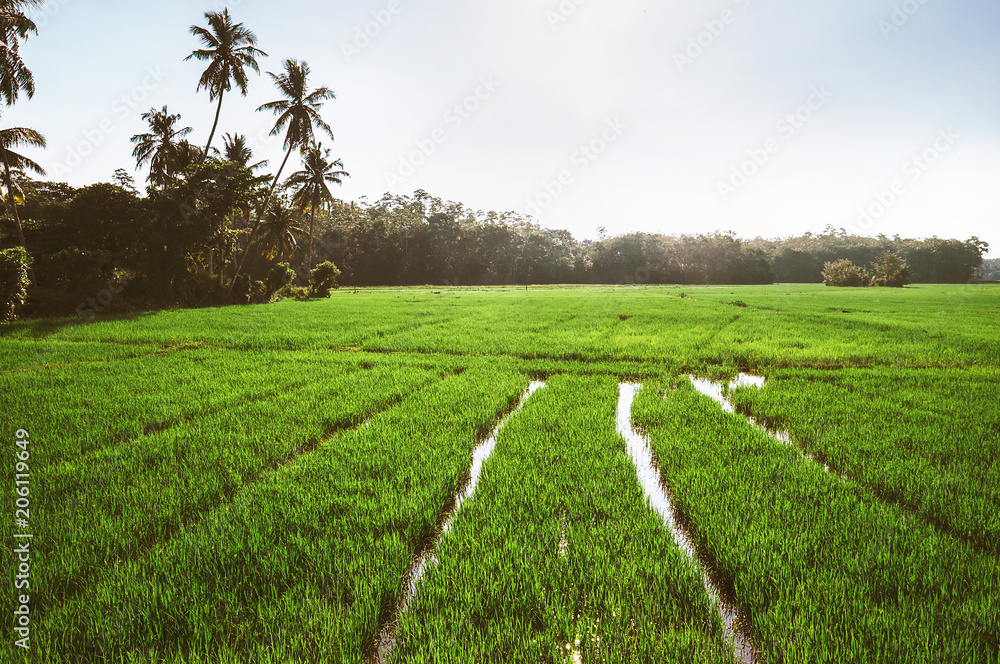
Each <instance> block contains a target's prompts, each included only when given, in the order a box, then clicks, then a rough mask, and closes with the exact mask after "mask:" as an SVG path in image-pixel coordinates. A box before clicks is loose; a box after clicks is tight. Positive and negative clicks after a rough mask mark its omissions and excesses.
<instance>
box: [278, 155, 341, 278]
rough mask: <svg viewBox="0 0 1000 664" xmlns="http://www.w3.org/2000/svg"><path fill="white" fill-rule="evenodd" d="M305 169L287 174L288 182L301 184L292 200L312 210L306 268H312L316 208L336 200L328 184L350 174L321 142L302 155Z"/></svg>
mask: <svg viewBox="0 0 1000 664" xmlns="http://www.w3.org/2000/svg"><path fill="white" fill-rule="evenodd" d="M302 165H303V166H305V168H304V169H302V170H301V171H297V172H295V173H292V174H291V175H290V176H288V185H289V186H292V187H298V190H297V191H296V192H295V194H294V196H292V203H293V204H294V205H296V206H297V207H298V208H299V210H301V211H302V212H305V211H306V210H309V250H308V252H307V253H306V268H307V269H309V270H311V269H312V256H313V234H314V232H315V222H316V210H317V209H322V207H324V206H326V205H327V204H328V203H332V202H333V194H332V193H330V187H329V186H327V185H328V184H342V183H343V178H349V177H351V175H350V173H348V172H347V171H343V170H336V169H342V168H343V167H344V162H342V161H341V160H340V159H337V160H336V161H330V150H329V149H326V150H324V149H323V144H322V143H313V144H312V145H310V146H309V149H308V150H307V151H306V152H305V154H304V155H303V164H302Z"/></svg>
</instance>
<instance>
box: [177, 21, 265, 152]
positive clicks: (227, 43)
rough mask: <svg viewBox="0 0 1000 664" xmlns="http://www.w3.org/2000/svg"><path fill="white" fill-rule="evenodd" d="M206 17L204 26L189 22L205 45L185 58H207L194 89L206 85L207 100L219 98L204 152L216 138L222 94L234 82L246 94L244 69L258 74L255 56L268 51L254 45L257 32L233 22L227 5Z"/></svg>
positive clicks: (196, 35)
mask: <svg viewBox="0 0 1000 664" xmlns="http://www.w3.org/2000/svg"><path fill="white" fill-rule="evenodd" d="M205 19H206V20H207V21H208V27H207V28H202V27H200V26H197V25H192V26H191V34H192V35H194V36H195V37H198V38H199V39H201V43H202V46H204V48H201V49H198V50H196V51H194V52H192V53H191V55H189V56H187V57H186V58H184V60H185V61H187V60H190V59H191V58H195V59H197V60H202V61H208V63H209V65H208V68H207V69H205V71H204V72H203V73H202V75H201V79H200V80H199V81H198V89H197V91H198V92H200V91H201V89H202V88H205V89H206V90H208V100H209V101H214V100H215V99H216V98H218V100H219V105H218V106H217V107H216V109H215V122H213V123H212V131H211V133H209V135H208V143H207V144H206V145H205V152H204V154H205V155H207V154H208V151H209V149H211V147H212V139H213V138H215V130H216V129H217V128H218V126H219V115H220V114H221V113H222V97H223V95H224V94H225V93H226V92H229V91H230V90H232V89H233V83H235V84H236V87H237V88H238V89H239V91H240V94H242V95H243V96H244V97H246V96H247V82H248V79H247V72H246V70H247V69H248V68H249V69H252V70H253V71H254V72H256V73H258V74H259V73H260V68H259V67H258V66H257V58H258V57H265V58H266V57H267V53H265V52H264V51H261V50H260V49H258V48H255V46H254V45H255V44H256V43H257V35H255V34H254V33H252V32H250V31H249V30H247V29H246V28H245V27H243V24H242V23H235V24H234V23H233V20H232V18H231V17H230V16H229V10H228V9H223V10H222V12H221V13H220V12H206V13H205Z"/></svg>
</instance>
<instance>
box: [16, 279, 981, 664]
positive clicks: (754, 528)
mask: <svg viewBox="0 0 1000 664" xmlns="http://www.w3.org/2000/svg"><path fill="white" fill-rule="evenodd" d="M0 386H2V389H0V422H2V428H0V430H2V432H3V436H4V440H5V445H6V447H7V452H6V454H5V458H6V461H5V462H4V463H2V464H0V467H2V472H3V478H4V480H3V481H4V483H5V487H7V495H8V503H7V504H8V508H7V509H8V510H9V514H8V517H7V518H5V519H3V520H2V523H3V526H2V528H0V535H2V536H3V538H4V541H5V542H7V543H8V545H6V546H5V549H6V551H7V553H5V555H4V558H3V560H4V565H5V577H4V578H5V579H6V582H5V583H6V584H7V585H6V588H5V591H4V592H3V593H2V594H0V595H2V606H3V611H4V612H5V615H7V616H8V619H7V625H8V627H7V628H6V629H5V633H4V639H3V643H2V645H0V662H39V663H45V664H48V663H56V662H59V663H62V662H72V663H73V664H83V663H86V662H95V663H96V662H102V663H103V662H115V663H132V662H149V663H153V662H165V663H181V662H184V663H187V662H204V663H209V662H211V663H236V662H265V663H278V662H307V663H313V662H315V663H319V662H338V663H339V662H345V663H356V664H362V663H364V664H368V663H375V662H407V663H408V662H413V663H431V662H434V663H451V662H455V663H466V662H468V663H472V662H482V663H485V662H491V663H492V662H497V663H500V662H515V663H519V662H531V663H535V662H544V663H548V662H551V663H566V664H574V663H578V662H581V663H582V662H608V663H613V662H664V663H667V662H679V663H680V662H684V663H689V662H694V663H698V662H706V663H713V664H715V663H719V664H722V663H732V662H767V663H783V664H784V663H793V662H794V663H806V662H838V663H840V662H858V663H861V662H864V663H872V662H874V663H885V664H889V663H911V662H912V663H926V664H944V663H946V662H955V663H963V664H965V663H992V664H998V663H1000V544H998V542H1000V462H998V457H1000V286H996V285H982V286H977V285H969V286H923V285H921V286H912V287H909V288H905V289H898V290H897V289H836V288H826V287H823V286H809V285H794V286H791V285H777V286H767V287H684V288H671V287H652V286H650V287H642V286H627V287H579V288H551V289H547V288H529V289H527V290H526V289H524V288H521V289H514V288H511V289H500V288H497V289H482V290H477V289H457V288H453V289H431V288H426V289H419V288H416V289H362V290H359V291H352V290H341V291H337V292H335V293H333V297H332V298H330V299H329V300H317V301H310V302H295V301H284V302H280V303H276V304H270V305H261V306H245V307H230V308H218V309H201V310H178V311H165V312H157V313H149V314H137V315H132V316H126V317H118V318H106V319H101V318H98V319H95V320H92V321H83V320H73V319H70V320H34V321H31V320H29V321H23V322H19V323H14V324H7V325H4V326H0ZM11 616H13V624H12V621H11V618H10V617H11Z"/></svg>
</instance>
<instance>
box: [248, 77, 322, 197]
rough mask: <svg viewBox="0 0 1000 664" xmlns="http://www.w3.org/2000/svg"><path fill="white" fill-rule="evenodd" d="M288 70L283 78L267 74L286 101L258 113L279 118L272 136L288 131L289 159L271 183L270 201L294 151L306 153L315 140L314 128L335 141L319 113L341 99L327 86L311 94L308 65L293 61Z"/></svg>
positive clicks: (286, 154) (274, 103) (285, 144)
mask: <svg viewBox="0 0 1000 664" xmlns="http://www.w3.org/2000/svg"><path fill="white" fill-rule="evenodd" d="M284 66H285V71H284V73H282V74H280V75H279V74H273V73H271V72H267V75H268V76H270V77H271V79H272V80H273V81H274V84H275V86H277V88H278V90H279V91H280V92H281V93H282V94H283V95H284V96H285V98H284V99H278V100H277V101H271V102H268V103H266V104H263V105H261V106H260V108H258V109H257V110H258V111H271V112H272V113H274V114H275V115H277V116H278V119H277V121H276V122H275V123H274V129H272V130H271V136H277V135H278V134H280V133H281V132H282V131H285V128H286V127H287V131H285V143H284V148H285V150H286V152H285V159H284V161H282V162H281V168H279V169H278V173H277V175H275V176H274V181H273V182H271V188H270V190H269V191H268V196H267V197H268V198H270V195H271V193H272V192H273V191H274V187H275V185H277V184H278V180H280V179H281V172H282V171H283V170H285V165H286V164H287V163H288V158H289V157H290V156H291V154H292V150H293V149H296V148H298V149H299V150H300V151H305V149H306V147H307V146H308V145H309V144H310V143H312V142H313V141H314V140H315V134H316V130H315V128H314V125H315V127H318V128H320V129H322V130H323V131H324V132H326V134H327V135H328V136H329V137H330V138H331V139H332V138H333V130H332V129H330V125H328V124H327V123H326V122H324V120H323V118H322V117H320V115H319V111H320V109H321V108H323V102H324V101H327V100H329V99H336V98H337V95H336V94H334V92H333V90H331V89H329V88H327V87H325V86H324V87H321V88H317V89H315V90H313V91H312V92H309V86H308V79H309V74H310V73H311V71H312V70H311V69H309V65H308V64H307V63H305V62H299V61H297V60H290V59H289V60H285V63H284Z"/></svg>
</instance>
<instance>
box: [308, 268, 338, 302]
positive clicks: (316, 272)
mask: <svg viewBox="0 0 1000 664" xmlns="http://www.w3.org/2000/svg"><path fill="white" fill-rule="evenodd" d="M339 276H340V270H339V269H337V266H336V265H334V264H333V263H331V262H330V261H326V262H325V263H320V264H319V265H317V266H316V267H315V269H313V271H312V272H311V273H309V290H310V294H311V295H312V296H313V297H330V290H331V289H334V288H340V286H338V285H337V277H339Z"/></svg>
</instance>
